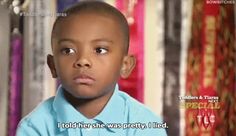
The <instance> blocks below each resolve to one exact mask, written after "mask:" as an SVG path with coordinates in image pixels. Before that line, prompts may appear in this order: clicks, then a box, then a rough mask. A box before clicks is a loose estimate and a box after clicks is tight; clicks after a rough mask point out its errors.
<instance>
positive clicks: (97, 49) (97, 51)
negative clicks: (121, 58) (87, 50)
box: [95, 47, 108, 54]
mask: <svg viewBox="0 0 236 136" xmlns="http://www.w3.org/2000/svg"><path fill="white" fill-rule="evenodd" d="M107 51H108V50H107V49H105V48H101V47H99V48H96V49H95V52H96V53H98V54H105V53H107Z"/></svg>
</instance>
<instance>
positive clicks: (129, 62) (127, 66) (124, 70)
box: [120, 55, 136, 78]
mask: <svg viewBox="0 0 236 136" xmlns="http://www.w3.org/2000/svg"><path fill="white" fill-rule="evenodd" d="M135 64H136V59H135V57H134V56H133V55H127V56H125V57H124V59H123V65H122V67H121V71H120V76H121V77H122V78H128V77H129V75H130V73H131V72H132V70H133V69H134V67H135Z"/></svg>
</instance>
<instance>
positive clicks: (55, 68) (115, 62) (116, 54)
mask: <svg viewBox="0 0 236 136" xmlns="http://www.w3.org/2000/svg"><path fill="white" fill-rule="evenodd" d="M52 40H53V41H52V44H53V45H52V46H53V55H54V56H51V55H48V65H49V67H50V69H51V72H52V74H53V77H58V78H59V79H60V80H61V84H62V86H63V87H64V88H65V90H66V91H68V92H69V93H70V94H72V95H73V96H75V97H77V98H83V99H84V98H85V99H91V98H97V97H100V96H103V95H106V94H108V93H109V92H111V91H112V90H113V89H114V86H115V84H116V82H117V80H118V78H119V76H120V74H121V76H122V77H124V78H125V77H127V76H128V75H129V74H130V73H131V71H132V69H133V67H134V65H135V61H134V58H133V57H132V56H128V55H126V53H125V48H126V47H125V45H124V39H123V35H122V32H121V30H120V27H119V25H118V24H117V23H116V22H115V21H114V19H112V18H109V17H105V16H102V15H98V14H92V13H83V14H79V15H71V16H69V17H67V18H65V19H63V20H62V21H61V22H59V23H58V24H57V28H56V34H55V36H54V37H53V39H52Z"/></svg>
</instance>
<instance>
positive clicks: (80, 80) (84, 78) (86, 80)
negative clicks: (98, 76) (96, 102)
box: [73, 74, 95, 85]
mask: <svg viewBox="0 0 236 136" xmlns="http://www.w3.org/2000/svg"><path fill="white" fill-rule="evenodd" d="M73 81H74V82H75V83H76V84H85V85H91V84H93V83H94V81H95V79H94V78H92V77H90V76H88V75H85V74H81V75H79V76H77V77H75V78H74V79H73Z"/></svg>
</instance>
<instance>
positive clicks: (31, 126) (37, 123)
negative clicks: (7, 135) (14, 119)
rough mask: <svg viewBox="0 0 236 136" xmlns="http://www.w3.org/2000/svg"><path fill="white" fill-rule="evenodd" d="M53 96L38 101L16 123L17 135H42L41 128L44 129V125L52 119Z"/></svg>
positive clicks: (48, 124) (48, 123) (47, 124)
mask: <svg viewBox="0 0 236 136" xmlns="http://www.w3.org/2000/svg"><path fill="white" fill-rule="evenodd" d="M53 101H54V97H51V98H49V99H47V100H45V101H44V102H42V103H40V104H39V105H38V106H37V107H36V108H35V109H34V110H33V111H32V112H30V113H29V114H28V115H26V116H25V117H24V118H23V119H22V120H21V121H20V123H19V124H18V127H17V136H23V135H24V136H25V135H32V136H34V135H42V132H43V131H42V130H46V129H47V128H46V126H47V127H48V126H53V125H50V122H51V123H53V122H54V121H53V120H54V112H53V108H52V107H53V106H52V104H53Z"/></svg>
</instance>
